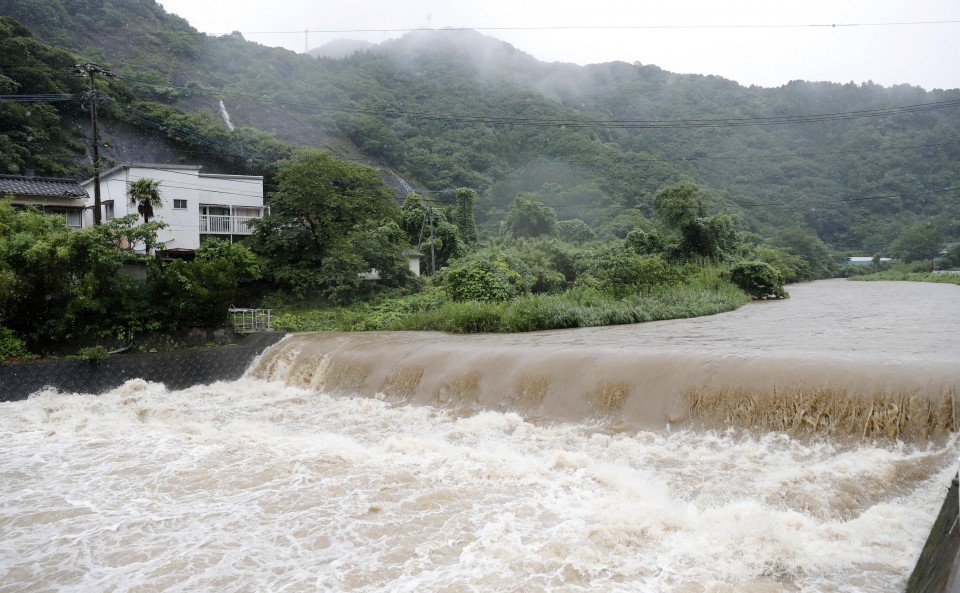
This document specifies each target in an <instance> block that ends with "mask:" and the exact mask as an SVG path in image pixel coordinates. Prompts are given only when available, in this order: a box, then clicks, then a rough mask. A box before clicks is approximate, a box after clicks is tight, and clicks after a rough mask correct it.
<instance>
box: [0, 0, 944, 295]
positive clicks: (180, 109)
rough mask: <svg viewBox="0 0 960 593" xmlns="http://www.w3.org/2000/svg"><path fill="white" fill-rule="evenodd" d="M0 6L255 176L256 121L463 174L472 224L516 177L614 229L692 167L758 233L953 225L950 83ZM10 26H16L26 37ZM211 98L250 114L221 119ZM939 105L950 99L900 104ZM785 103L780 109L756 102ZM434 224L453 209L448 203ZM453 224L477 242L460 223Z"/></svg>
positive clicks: (866, 248) (133, 111)
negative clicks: (782, 76)
mask: <svg viewBox="0 0 960 593" xmlns="http://www.w3.org/2000/svg"><path fill="white" fill-rule="evenodd" d="M0 13H3V14H7V15H10V16H12V17H14V18H17V19H18V20H20V21H21V22H24V23H26V25H27V26H28V27H29V28H30V30H31V31H32V32H33V33H34V35H37V36H38V38H39V39H42V40H43V41H46V42H49V43H53V44H55V45H57V46H58V47H62V48H66V49H68V50H70V51H72V52H75V53H76V54H79V55H80V56H82V59H94V60H98V61H100V62H101V63H103V65H104V66H107V67H110V68H112V69H113V70H114V71H116V72H117V73H118V74H120V79H119V80H114V79H110V80H108V81H101V82H102V83H103V84H104V90H105V91H107V92H108V94H109V95H110V97H111V99H112V101H113V103H111V105H112V106H113V107H112V108H110V109H105V111H106V112H107V115H105V117H115V118H121V119H123V121H126V122H129V123H131V124H133V125H135V126H138V127H141V128H143V129H145V130H148V131H150V132H151V133H160V134H162V135H165V136H166V137H167V138H169V139H170V140H172V141H174V142H175V143H176V144H177V145H178V146H179V147H180V148H181V149H182V150H183V153H182V154H183V155H184V156H185V157H186V158H194V157H191V156H189V155H197V154H200V153H202V154H201V156H200V157H198V158H200V159H201V160H203V161H205V160H206V159H212V160H214V161H215V162H217V163H218V164H219V166H220V167H229V168H230V169H231V171H232V172H238V173H239V172H251V171H256V172H266V173H268V174H270V173H271V172H272V169H271V167H270V166H269V163H271V162H275V161H276V160H278V159H283V158H287V157H288V156H289V155H290V146H289V145H285V144H283V143H282V142H278V140H277V139H276V138H270V135H269V134H264V133H262V132H256V129H261V130H270V131H271V133H273V134H276V135H277V136H278V137H279V138H282V139H284V140H286V141H289V142H293V143H298V144H309V145H311V146H324V147H330V148H331V149H334V150H336V151H340V152H339V154H342V155H350V156H351V158H356V157H357V155H356V152H355V150H358V151H360V152H362V153H363V154H364V156H365V157H366V158H368V159H369V158H372V159H376V160H377V161H378V162H379V163H380V164H382V165H385V166H388V167H390V168H391V169H392V170H395V171H397V172H398V173H399V174H400V175H402V176H403V177H404V178H406V179H407V180H409V181H411V182H412V183H414V185H419V186H420V187H424V188H429V189H430V190H435V191H439V192H446V193H441V194H440V195H446V196H451V195H452V193H453V192H454V191H455V188H470V189H472V190H474V191H476V192H477V198H476V221H477V224H478V225H479V227H480V229H481V230H482V232H483V231H485V232H486V233H487V234H488V235H490V234H496V232H497V231H498V230H499V226H500V223H501V222H503V221H504V220H505V218H506V215H507V212H508V210H509V208H510V205H511V203H512V202H513V201H514V199H515V198H516V196H517V194H519V193H535V194H536V195H537V196H538V198H537V199H538V200H539V201H541V202H542V203H543V204H544V205H545V206H547V207H549V208H553V209H554V210H555V211H556V214H557V219H559V220H572V219H579V220H582V221H584V223H585V224H586V225H587V226H589V227H590V228H591V229H593V230H595V231H596V232H597V233H598V235H600V236H605V235H606V236H610V235H612V236H616V237H620V238H622V237H624V236H625V235H626V233H628V232H629V231H631V230H633V228H635V227H636V226H638V225H637V224H636V223H637V221H639V220H641V219H643V218H644V217H646V218H650V217H651V216H652V214H653V212H654V201H655V200H654V194H655V193H656V192H657V191H658V190H660V189H662V188H664V187H667V186H670V185H672V184H677V183H686V182H693V183H695V184H697V185H698V186H700V187H703V188H708V189H709V191H710V193H711V195H712V196H713V204H712V209H713V210H714V212H715V214H714V215H713V216H720V215H726V214H729V215H734V216H735V217H736V219H737V221H738V223H737V224H738V225H740V226H739V228H737V230H747V231H750V232H753V233H758V234H761V235H764V236H774V235H775V234H776V233H777V231H779V230H782V229H794V228H796V229H801V230H802V231H803V232H806V233H810V234H812V235H813V236H815V237H817V238H818V239H819V240H821V241H823V242H824V243H826V244H828V245H830V246H831V247H832V248H835V249H842V250H847V251H853V252H860V253H875V252H878V251H882V252H885V253H889V252H890V249H891V246H892V243H893V241H894V239H896V238H897V237H898V236H899V235H900V234H901V233H902V232H903V231H904V230H905V229H907V228H908V227H909V226H911V225H913V224H915V223H918V222H931V223H933V224H934V225H935V226H936V227H937V228H938V229H940V232H941V233H942V235H943V239H944V240H945V241H948V242H949V241H954V240H956V239H958V238H960V223H958V219H960V199H958V194H957V192H956V191H955V190H951V188H956V187H957V186H958V185H960V168H958V163H960V118H958V117H956V114H957V109H958V107H956V106H955V105H954V104H953V103H950V102H951V101H955V100H956V99H958V98H960V91H956V90H953V91H941V90H934V91H924V90H923V89H920V88H917V87H911V86H907V85H900V86H895V87H891V88H884V87H881V86H879V85H875V84H871V83H866V84H861V85H855V84H852V83H848V84H832V83H808V82H802V81H795V82H791V83H790V84H787V85H784V86H783V87H780V88H771V89H765V88H759V87H749V88H745V87H742V86H740V85H738V84H736V83H734V82H732V81H729V80H724V79H722V78H719V77H715V76H697V75H677V74H672V73H669V72H665V71H663V70H661V69H659V68H657V67H656V66H652V65H641V64H626V63H609V64H597V65H592V66H586V67H581V66H575V65H571V64H546V63H541V62H538V61H537V60H535V59H533V58H532V57H530V56H528V55H526V54H523V53H522V52H520V51H517V50H516V49H514V48H512V47H511V46H509V45H507V44H504V43H502V42H498V41H496V40H493V39H491V38H489V37H485V36H483V35H480V34H478V33H475V32H471V31H424V32H417V33H412V34H409V35H406V36H404V37H403V38H402V39H399V40H395V41H389V42H385V43H383V44H381V45H380V46H379V47H377V48H376V49H375V50H372V51H366V52H360V53H357V54H355V55H353V56H351V57H348V58H344V59H338V60H334V59H319V60H318V59H314V58H311V57H308V56H303V55H297V54H294V53H293V52H290V51H287V50H280V49H270V48H266V47H264V46H261V45H258V44H255V43H249V42H246V41H245V40H244V39H243V38H242V37H241V36H240V35H239V34H236V33H235V34H232V35H225V36H221V37H211V36H207V35H203V34H199V33H198V32H197V31H196V30H195V29H193V28H192V27H190V26H189V25H188V24H187V23H186V22H185V21H183V20H182V19H180V18H179V17H175V16H172V15H169V14H167V13H165V12H164V11H163V9H162V8H161V7H160V6H159V5H158V4H157V3H156V2H155V1H154V0H44V1H43V2H39V1H35V0H29V1H27V0H23V1H20V0H0ZM119 31H122V33H120V32H119ZM18 35H21V36H20V37H19V38H18V40H17V41H16V43H19V44H24V43H36V42H35V41H33V40H27V39H24V38H23V37H22V34H20V33H18ZM44 51H47V50H44ZM49 51H61V50H49ZM17 52H20V53H21V54H23V53H24V52H23V51H22V50H20V49H19V46H16V47H15V46H11V47H10V48H9V51H5V54H6V55H13V54H17ZM42 53H43V52H42V51H38V52H34V51H32V50H31V51H30V52H29V55H30V56H37V55H40V54H42ZM61 53H62V51H61ZM18 59H19V58H18ZM24 59H26V58H24ZM30 59H33V60H34V61H33V62H31V67H34V66H35V65H36V64H37V61H36V59H35V58H34V57H31V58H30ZM57 60H60V61H59V62H58V61H57ZM66 61H67V58H63V59H60V58H57V59H52V58H51V59H48V60H45V61H44V60H40V62H39V63H40V64H42V65H43V68H42V71H43V75H44V77H45V79H49V80H52V81H54V82H56V84H60V85H62V84H66V83H67V82H69V83H70V84H71V85H72V88H73V90H74V92H75V91H77V90H79V87H78V85H79V84H80V83H81V82H82V81H79V80H76V79H71V74H72V73H70V72H65V71H64V68H63V67H62V64H65V63H66ZM3 75H4V76H5V77H7V79H9V80H10V81H12V83H13V84H14V85H25V84H26V83H27V82H29V81H26V80H20V79H18V78H17V72H16V71H13V70H9V71H8V70H4V71H3ZM54 75H56V76H54ZM4 83H5V84H7V86H8V87H10V88H11V89H12V88H13V86H11V83H7V82H6V79H0V84H4ZM108 86H109V87H110V88H109V89H108V88H107V87H108ZM29 88H31V89H32V88H36V89H37V92H39V91H40V90H46V87H42V86H37V87H29ZM27 89H28V87H27V86H23V88H22V89H20V88H19V87H18V89H17V90H13V91H11V92H18V93H19V92H29V91H28V90H27ZM125 93H126V94H125ZM134 97H135V98H134ZM219 99H223V100H224V101H225V103H227V105H228V106H229V108H230V112H231V115H232V116H233V118H234V120H235V121H236V122H238V123H240V124H244V125H245V126H246V127H241V128H238V129H237V130H235V131H233V132H229V131H228V130H227V129H226V127H225V126H224V125H223V123H222V122H221V121H219V118H218V117H217V116H218V108H217V102H218V100H219ZM943 102H946V103H943ZM936 103H943V106H942V107H940V108H933V109H923V110H919V111H918V110H902V111H899V110H897V109H896V108H897V107H900V106H910V105H920V104H924V105H933V104H936ZM20 107H21V106H20V105H15V106H11V105H6V106H5V107H4V108H5V109H9V110H14V108H16V109H19V108H20ZM70 109H73V110H74V111H77V106H76V105H73V106H72V107H70ZM878 110H879V111H878ZM860 112H862V113H863V114H864V115H863V116H862V117H845V118H833V119H826V120H821V119H817V118H811V117H809V116H811V115H816V114H838V113H848V114H850V113H860ZM781 117H786V118H788V119H789V120H790V121H789V122H786V123H779V122H775V125H774V123H771V121H770V120H771V118H781ZM791 118H792V119H791ZM729 120H735V121H737V122H741V123H743V122H745V123H749V124H751V125H739V124H738V125H729V126H728V125H726V124H725V123H724V122H726V121H729ZM8 121H11V122H12V121H14V120H8ZM19 121H22V119H20V120H19ZM19 121H18V124H19ZM604 121H621V122H623V121H625V122H640V123H643V122H648V123H650V122H661V123H662V124H661V123H658V124H657V125H652V124H651V125H649V126H643V127H641V128H640V129H637V126H617V125H605V124H604V123H602V122H604ZM45 122H47V123H50V124H55V123H57V122H56V121H54V120H53V119H50V120H45ZM585 122H590V124H589V125H581V124H584V123H585ZM671 122H677V123H676V124H671ZM41 123H43V125H42V126H41V127H42V128H43V129H44V130H46V131H47V132H49V133H52V132H53V128H52V127H51V126H49V125H46V123H44V122H41ZM18 129H19V127H18ZM14 135H15V134H11V135H9V137H10V138H11V140H10V141H9V142H10V143H12V144H10V143H8V145H7V147H6V148H4V147H3V146H0V152H2V154H3V158H4V159H6V160H7V161H9V162H12V163H14V164H13V165H11V166H9V167H10V168H9V169H8V170H13V171H26V170H34V171H37V172H39V173H49V172H60V173H63V172H67V169H66V168H64V166H63V165H62V163H63V162H64V161H62V160H59V161H57V162H58V163H61V164H60V165H56V164H55V163H53V161H52V160H50V159H49V157H50V156H51V152H50V149H49V145H44V146H46V147H47V148H48V150H47V151H46V154H44V155H43V158H46V159H47V161H46V162H45V164H43V167H33V168H31V167H30V166H29V165H28V164H25V163H23V162H20V161H22V157H21V158H20V161H18V160H17V154H21V155H23V154H27V155H30V157H31V158H39V155H38V154H37V151H36V150H34V149H33V148H25V147H26V145H25V144H24V142H26V140H24V139H22V138H14V137H13V136H14ZM73 142H74V145H76V141H75V140H74V141H73ZM56 146H57V147H63V146H69V143H56ZM188 151H189V152H188ZM117 157H118V158H122V155H121V154H118V155H117ZM58 166H59V169H58V168H57V167H58ZM626 219H630V220H632V222H630V223H628V224H624V223H623V221H624V220H626ZM449 221H450V222H451V223H452V224H454V225H455V226H458V228H462V227H460V226H459V225H461V222H462V221H459V220H458V219H457V218H456V216H451V218H450V219H449ZM728 221H729V219H723V218H715V219H711V220H702V221H701V224H700V225H699V226H700V229H699V230H700V231H702V232H701V235H702V237H704V238H707V239H716V238H723V236H724V235H725V233H726V231H727V230H728V224H727V222H728ZM462 230H463V228H462ZM643 230H645V231H650V230H652V229H649V228H644V229H643ZM688 230H690V231H693V230H695V229H694V228H692V227H691V228H690V229H688ZM462 240H463V242H464V243H465V244H471V242H472V241H473V239H472V236H471V235H470V233H469V232H466V234H464V235H463V237H462ZM683 248H684V249H686V250H687V251H689V253H690V254H691V257H700V258H706V259H714V258H716V257H717V250H718V249H723V245H718V244H716V243H714V242H712V241H706V242H698V241H692V242H690V241H688V242H687V244H686V245H684V246H683ZM812 273H813V275H814V276H815V277H816V276H819V275H820V273H819V272H816V271H813V272H812Z"/></svg>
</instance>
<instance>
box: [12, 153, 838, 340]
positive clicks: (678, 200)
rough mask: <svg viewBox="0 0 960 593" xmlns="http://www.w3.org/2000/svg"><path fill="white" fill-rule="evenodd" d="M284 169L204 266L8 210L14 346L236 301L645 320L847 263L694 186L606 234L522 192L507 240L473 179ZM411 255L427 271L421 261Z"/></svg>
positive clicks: (287, 309) (175, 318) (529, 319)
mask: <svg viewBox="0 0 960 593" xmlns="http://www.w3.org/2000/svg"><path fill="white" fill-rule="evenodd" d="M276 179H277V186H276V187H277V189H276V190H275V191H274V192H273V195H272V196H271V198H272V200H271V203H272V204H273V206H274V207H273V210H272V212H271V214H270V215H269V216H267V217H266V218H264V219H263V220H262V221H259V223H258V224H257V227H256V230H255V233H254V235H253V236H252V237H251V238H250V239H249V240H248V241H247V242H246V243H245V244H240V243H236V244H231V243H227V242H221V241H210V242H207V243H205V244H204V245H203V246H201V248H200V249H199V250H198V251H197V252H196V254H195V257H194V258H193V259H192V260H180V259H177V260H172V261H161V260H160V259H158V258H156V257H151V256H148V255H145V252H146V250H144V249H141V250H140V251H136V250H135V248H136V247H137V246H144V245H150V244H152V243H153V242H154V240H155V236H154V235H155V233H156V231H157V229H158V228H160V227H161V226H162V224H163V223H162V222H155V221H150V222H142V223H141V224H137V223H138V222H141V221H139V220H137V217H136V216H132V217H128V218H123V219H116V220H112V221H109V222H107V223H105V224H103V225H100V226H96V227H92V228H86V229H82V230H80V231H71V230H70V229H69V228H68V227H67V226H66V225H65V223H64V221H63V220H62V219H61V218H58V217H49V216H44V215H43V214H42V213H40V212H39V211H38V210H33V209H27V210H17V209H15V208H13V207H12V206H11V205H10V204H9V203H3V204H0V327H2V328H3V333H2V334H0V345H2V346H3V349H4V350H3V352H0V356H7V357H18V356H24V355H25V354H27V353H30V352H34V353H44V352H47V351H50V350H54V349H57V348H62V347H63V345H65V344H78V345H80V344H82V345H89V344H90V343H91V341H92V342H99V341H112V342H113V343H116V342H117V341H122V340H125V339H129V338H130V337H131V336H132V335H135V334H143V333H145V332H158V331H182V330H184V329H186V328H190V327H194V326H204V327H209V326H212V325H218V324H223V323H225V322H226V320H227V312H228V309H229V307H230V306H231V305H236V304H240V305H248V306H257V307H263V306H269V307H272V308H274V309H276V311H277V315H276V317H275V324H276V328H277V329H281V330H289V331H302V330H314V329H341V330H371V329H406V330H427V329H430V330H440V331H449V332H519V331H534V330H541V329H560V328H571V327H586V326H596V325H612V324H623V323H639V322H644V321H652V320H660V319H672V318H678V317H692V316H697V315H709V314H713V313H717V312H721V311H728V310H731V309H733V308H736V307H738V306H740V305H742V304H743V303H744V302H746V301H747V300H749V299H750V298H758V299H764V298H784V297H786V296H787V294H786V292H785V291H784V290H783V284H784V279H785V278H794V279H809V278H810V277H811V276H812V275H813V274H815V273H819V274H822V270H826V269H829V268H830V266H832V265H833V263H832V262H831V261H829V255H828V252H827V250H826V249H825V248H823V246H822V244H821V243H819V242H818V240H816V238H815V237H812V236H807V235H803V234H802V233H800V232H799V231H797V232H796V233H792V234H791V235H789V236H784V237H780V238H779V239H777V241H779V242H780V243H779V244H781V245H786V244H793V245H794V247H783V246H777V245H778V244H777V243H776V242H766V241H764V240H762V239H761V238H760V237H758V236H756V235H752V234H749V233H744V232H742V231H738V230H737V224H738V223H737V220H736V219H735V218H734V217H732V216H730V215H726V214H713V213H711V202H710V199H709V195H708V193H707V192H706V191H705V190H704V188H702V187H699V186H697V185H696V184H692V183H689V182H683V183H678V184H672V185H668V186H665V187H664V188H663V189H662V190H661V191H659V192H658V193H657V195H656V213H657V217H658V220H657V222H655V221H650V220H645V221H641V222H639V223H638V225H637V226H636V227H635V228H633V229H632V230H630V231H629V232H627V233H626V236H625V237H624V238H618V237H616V236H611V235H606V236H602V235H600V237H599V238H598V233H597V232H596V231H594V230H593V229H592V228H590V227H589V225H587V224H586V223H585V222H583V221H582V220H569V221H563V220H558V216H557V214H556V211H555V210H554V209H553V208H551V207H549V206H547V205H545V204H544V203H543V202H542V201H541V200H540V199H539V196H538V195H537V194H532V193H523V192H521V193H518V194H517V197H516V199H515V200H514V203H513V205H512V206H511V208H510V210H509V211H508V212H507V213H506V216H505V222H504V224H503V225H502V229H501V232H500V233H499V234H498V235H496V236H487V237H482V236H481V235H480V234H479V233H478V229H477V225H476V223H475V218H474V211H473V209H474V204H475V199H476V193H475V192H474V191H472V190H470V189H467V188H461V189H460V190H458V191H457V192H456V198H455V203H454V204H453V205H451V206H450V207H447V208H437V207H435V206H433V205H432V204H430V203H428V202H427V201H425V200H424V199H423V198H422V197H421V196H419V195H417V194H414V193H411V194H409V195H408V196H407V197H406V199H405V200H404V202H403V204H402V205H398V204H396V202H395V201H394V199H393V194H392V193H391V192H389V191H387V189H386V187H385V186H384V185H383V181H382V179H381V178H380V177H379V176H378V175H377V174H376V172H375V171H374V170H373V169H371V168H368V167H364V166H362V165H358V164H355V163H347V162H345V161H340V160H337V159H334V158H332V157H331V156H330V155H329V154H327V153H323V152H318V151H303V152H300V153H297V154H296V155H295V156H294V157H293V158H291V159H289V160H288V161H285V162H284V163H283V164H282V165H281V167H280V171H279V173H278V175H277V177H276ZM798 233H799V234H798ZM414 249H417V250H414ZM803 250H805V251H806V252H807V253H801V251H803ZM411 253H413V254H414V257H420V259H421V261H420V262H419V263H420V264H421V266H422V268H423V269H424V270H426V271H427V274H425V275H424V276H421V277H417V276H415V275H414V274H413V273H411V271H410V269H409V268H408V260H407V258H408V257H409V255H410V254H411ZM810 253H819V254H820V256H821V257H823V258H827V259H824V260H823V261H820V260H819V259H816V260H814V261H811V259H810V257H811V256H810V255H809V254H810ZM813 270H821V271H820V272H813Z"/></svg>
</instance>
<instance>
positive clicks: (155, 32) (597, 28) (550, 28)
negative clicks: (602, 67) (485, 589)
mask: <svg viewBox="0 0 960 593" xmlns="http://www.w3.org/2000/svg"><path fill="white" fill-rule="evenodd" d="M955 24H960V20H949V19H944V20H930V21H886V22H864V23H857V22H848V23H761V24H755V25H750V24H721V25H718V24H664V25H531V26H512V27H507V26H489V27H443V28H439V29H437V28H432V27H382V28H350V29H310V28H307V29H299V30H296V31H231V32H229V33H227V32H223V33H218V32H214V33H205V32H201V31H164V30H149V31H131V32H127V33H124V32H112V33H111V35H112V36H116V37H134V36H138V37H139V36H152V35H183V36H204V35H209V36H211V37H221V36H230V35H233V34H234V33H239V34H240V35H243V36H247V35H294V34H295V35H303V34H304V33H308V34H309V33H321V34H333V33H412V32H430V33H445V32H459V31H645V30H646V31H650V30H682V29H692V30H703V29H733V30H736V29H812V28H829V29H837V28H841V29H845V28H853V27H913V26H923V25H955Z"/></svg>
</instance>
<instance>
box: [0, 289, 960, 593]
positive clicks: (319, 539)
mask: <svg viewBox="0 0 960 593" xmlns="http://www.w3.org/2000/svg"><path fill="white" fill-rule="evenodd" d="M790 292H791V294H792V298H791V299H790V300H788V301H783V302H769V303H755V304H751V305H748V306H746V307H743V308H742V309H740V310H738V311H734V312H731V313H726V314H722V315H717V316H713V317H708V318H697V319H690V320H678V321H670V322H657V323H648V324H642V325H635V326H620V327H608V328H591V329H584V330H572V331H559V332H538V333H532V334H522V335H509V336H447V335H442V334H433V333H367V334H300V335H295V336H291V337H289V338H287V339H286V340H284V341H283V342H281V343H280V344H278V345H277V346H275V347H273V348H272V349H271V350H269V351H268V352H267V353H266V354H265V355H264V356H263V357H261V359H260V360H259V361H258V363H256V364H255V365H254V367H253V368H252V369H251V370H250V372H249V374H248V377H247V378H245V379H242V380H240V381H236V382H231V383H216V384H213V385H207V386H200V387H195V388H191V389H186V390H182V391H168V390H166V389H165V388H164V387H163V386H162V385H160V384H152V383H145V382H142V381H136V380H134V381H129V382H128V383H126V384H125V385H124V386H122V387H120V388H118V389H115V390H113V391H111V392H108V393H106V394H102V395H99V396H91V395H82V394H61V393H55V392H43V393H40V394H37V395H35V396H33V397H32V398H30V399H29V400H26V401H22V402H12V403H4V404H0V533H2V534H3V536H4V537H3V538H0V592H3V593H7V592H14V591H24V592H26V591H29V592H37V591H137V592H152V591H217V592H248V591H264V592H266V591H277V592H279V591H287V592H303V591H371V592H372V591H417V592H420V591H437V592H440V591H443V592H459V591H463V592H466V591H484V592H486V591H510V592H513V591H517V592H520V591H524V592H526V591H676V592H685V593H686V592H690V593H692V592H706V591H716V592H720V591H755V592H764V593H767V592H778V591H785V592H786V591H810V592H829V591H838V592H839V591H844V592H847V591H877V592H880V591H883V592H887V591H889V592H894V591H901V590H902V589H903V587H904V585H905V583H906V579H907V576H908V575H909V572H910V570H911V569H912V567H913V564H914V563H915V561H916V557H917V555H918V554H919V552H920V548H921V546H922V544H923V542H924V540H925V538H926V536H927V533H928V532H929V529H930V525H931V524H932V522H933V519H934V516H935V515H936V513H937V511H938V510H939V507H940V503H941V502H942V497H943V494H944V490H945V485H946V484H947V483H948V482H949V477H950V476H951V475H952V474H953V473H954V472H955V471H956V469H957V453H958V446H957V441H956V439H955V438H954V437H953V432H952V429H953V428H954V426H955V425H956V424H957V422H958V420H957V418H956V403H955V399H956V390H957V387H958V385H960V371H958V366H960V365H957V361H958V360H960V337H958V336H960V321H958V318H957V316H956V314H955V312H956V311H960V289H958V288H957V287H956V286H944V285H931V284H911V283H854V282H845V281H827V282H818V283H813V284H807V285H801V286H793V287H791V291H790Z"/></svg>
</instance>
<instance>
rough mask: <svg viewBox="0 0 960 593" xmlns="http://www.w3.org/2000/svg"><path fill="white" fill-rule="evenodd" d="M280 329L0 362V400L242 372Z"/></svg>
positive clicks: (196, 381) (174, 383) (181, 384)
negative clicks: (99, 356) (231, 341)
mask: <svg viewBox="0 0 960 593" xmlns="http://www.w3.org/2000/svg"><path fill="white" fill-rule="evenodd" d="M283 336H284V334H283V333H281V332H264V333H256V334H250V335H249V336H247V337H245V338H244V339H243V340H242V341H241V342H240V343H239V344H237V345H235V346H225V347H222V348H212V349H209V350H181V351H177V352H155V353H149V354H116V355H113V356H111V357H109V358H108V359H106V360H104V361H102V362H99V363H97V364H90V363H88V362H85V361H83V360H75V359H74V360H54V361H48V362H34V363H25V364H14V365H3V366H0V401H17V400H22V399H26V398H27V397H28V396H29V395H30V394H31V393H35V392H37V391H39V390H41V389H43V388H45V387H54V388H56V389H57V390H58V391H61V392H68V393H94V394H99V393H103V392H104V391H108V390H110V389H113V388H115V387H119V386H120V385H123V383H124V382H125V381H128V380H130V379H144V380H147V381H152V382H157V383H163V384H164V385H166V386H167V387H168V388H170V389H183V388H185V387H191V386H193V385H202V384H206V383H213V382H215V381H233V380H236V379H239V378H240V377H241V376H243V373H244V371H246V370H247V368H248V367H249V366H250V364H251V363H252V362H253V360H254V359H255V358H256V357H257V356H258V355H260V353H261V352H263V351H264V350H266V349H267V347H268V346H272V345H273V344H275V343H277V342H278V341H280V339H281V338H282V337H283Z"/></svg>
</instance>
